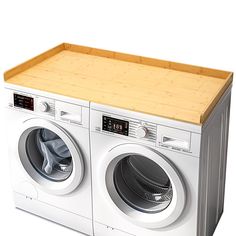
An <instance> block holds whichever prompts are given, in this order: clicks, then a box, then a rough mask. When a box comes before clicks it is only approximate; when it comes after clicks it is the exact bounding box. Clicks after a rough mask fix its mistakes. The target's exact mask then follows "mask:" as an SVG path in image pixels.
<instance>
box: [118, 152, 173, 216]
mask: <svg viewBox="0 0 236 236" xmlns="http://www.w3.org/2000/svg"><path fill="white" fill-rule="evenodd" d="M113 181H114V185H115V188H116V191H117V192H118V194H119V195H120V197H121V198H122V199H123V200H124V201H125V202H126V203H127V204H128V205H129V206H131V207H132V208H134V209H136V210H138V211H141V212H144V213H158V212H161V211H163V210H165V209H166V208H167V207H168V206H169V205H170V203H171V201H172V197H173V189H172V185H171V181H170V179H169V177H168V175H167V174H166V173H165V171H164V170H163V169H162V168H161V167H160V166H159V165H158V164H157V163H155V162H154V161H152V160H150V159H148V158H146V157H144V156H141V155H137V154H136V155H128V156H126V157H124V158H123V159H121V160H120V161H119V162H118V163H117V165H116V167H115V169H114V173H113Z"/></svg>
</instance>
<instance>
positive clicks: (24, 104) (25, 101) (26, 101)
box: [14, 93, 34, 111]
mask: <svg viewBox="0 0 236 236" xmlns="http://www.w3.org/2000/svg"><path fill="white" fill-rule="evenodd" d="M14 106H15V107H20V108H24V109H27V110H31V111H33V110H34V99H33V98H32V97H27V96H23V95H20V94H16V93H14Z"/></svg>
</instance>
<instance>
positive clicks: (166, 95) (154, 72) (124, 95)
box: [4, 43, 233, 124]
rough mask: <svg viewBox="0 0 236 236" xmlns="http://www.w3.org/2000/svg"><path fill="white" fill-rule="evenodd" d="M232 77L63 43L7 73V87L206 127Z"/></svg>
mask: <svg viewBox="0 0 236 236" xmlns="http://www.w3.org/2000/svg"><path fill="white" fill-rule="evenodd" d="M232 78H233V74H232V73H231V72H227V71H220V70H214V69H208V68H202V67H198V66H191V65H185V64H180V63H174V62H169V61H162V60H158V59H151V58H146V57H140V56H134V55H129V54H124V53H117V52H112V51H106V50H100V49H95V48H89V47H83V46H77V45H71V44H67V43H63V44H61V45H59V46H57V47H55V48H53V49H50V50H49V51H47V52H45V53H43V54H41V55H39V56H37V57H35V58H33V59H31V60H29V61H27V62H25V63H23V64H21V65H19V66H17V67H15V68H13V69H11V70H9V71H7V72H5V74H4V79H5V82H7V83H11V84H15V85H20V86H25V87H29V88H33V89H38V90H44V91H47V92H51V93H56V94H61V95H65V96H69V97H73V98H79V99H83V100H88V101H91V102H96V103H100V104H105V105H110V106H114V107H119V108H124V109H128V110H132V111H138V112H143V113H147V114H151V115H156V116H161V117H166V118H170V119H175V120H180V121H185V122H191V123H195V124H202V123H204V121H205V120H206V118H207V117H208V115H209V114H210V112H211V111H212V109H213V108H214V106H215V105H216V103H217V101H218V100H219V99H220V97H221V95H222V94H223V93H224V91H225V90H226V89H227V87H228V86H229V85H230V84H231V82H232Z"/></svg>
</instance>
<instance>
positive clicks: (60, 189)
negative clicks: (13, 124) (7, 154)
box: [16, 118, 84, 195]
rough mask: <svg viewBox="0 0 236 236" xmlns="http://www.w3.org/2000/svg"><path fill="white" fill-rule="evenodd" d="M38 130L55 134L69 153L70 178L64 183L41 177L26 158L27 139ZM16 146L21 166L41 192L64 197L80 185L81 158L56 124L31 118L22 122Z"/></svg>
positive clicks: (81, 172)
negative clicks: (70, 163)
mask: <svg viewBox="0 0 236 236" xmlns="http://www.w3.org/2000/svg"><path fill="white" fill-rule="evenodd" d="M39 128H46V129H49V130H51V131H52V132H54V133H55V134H57V135H58V136H59V137H60V138H61V139H62V140H63V141H64V143H65V144H66V146H67V147H68V149H69V151H70V153H71V157H72V163H73V170H72V172H71V174H70V176H69V177H68V178H67V179H66V180H64V181H61V182H55V181H51V180H49V179H47V178H45V177H43V176H42V175H41V174H40V173H38V171H37V170H36V169H35V168H34V167H33V165H32V163H31V162H30V160H29V158H28V154H27V151H26V147H25V145H26V141H27V137H28V135H29V134H30V133H31V132H32V131H33V130H36V129H39ZM16 145H17V148H18V156H19V161H20V163H21V166H22V167H23V169H24V171H25V172H26V173H27V175H28V176H29V177H30V179H31V180H33V182H34V183H36V184H37V186H38V187H39V188H40V189H42V190H43V191H45V192H48V193H51V194H56V195H64V194H68V193H70V192H72V191H73V190H75V189H76V188H77V187H78V186H79V185H80V184H81V182H82V180H83V177H84V162H83V156H82V154H81V151H80V149H79V147H78V145H77V144H76V142H75V141H74V140H73V138H72V137H71V136H70V135H69V134H68V132H67V131H65V130H64V129H63V128H62V127H61V126H59V125H58V124H57V123H54V122H52V121H50V120H45V119H40V118H31V119H29V120H26V121H24V122H23V124H22V126H21V129H20V131H19V132H18V135H17V144H16Z"/></svg>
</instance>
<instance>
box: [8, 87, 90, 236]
mask: <svg viewBox="0 0 236 236" xmlns="http://www.w3.org/2000/svg"><path fill="white" fill-rule="evenodd" d="M5 93H6V115H7V125H8V142H9V157H10V163H11V174H12V184H13V191H14V192H13V193H14V201H15V206H16V207H17V208H20V209H23V210H25V211H28V212H31V213H33V214H36V215H39V216H41V217H44V218H47V219H49V220H51V221H54V222H57V223H59V224H62V225H64V226H67V227H70V228H72V229H74V230H77V231H80V232H82V233H85V234H88V235H92V234H93V230H92V203H91V173H90V149H89V148H90V147H89V102H85V101H80V100H77V99H72V98H68V97H63V96H60V95H56V94H50V93H46V92H42V91H37V90H31V89H27V88H20V87H17V86H15V87H14V86H13V85H12V86H10V88H6V90H5Z"/></svg>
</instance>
